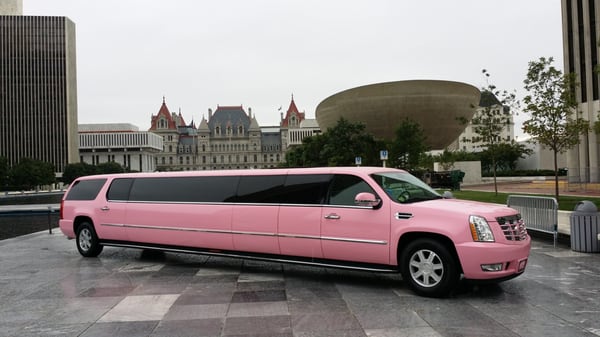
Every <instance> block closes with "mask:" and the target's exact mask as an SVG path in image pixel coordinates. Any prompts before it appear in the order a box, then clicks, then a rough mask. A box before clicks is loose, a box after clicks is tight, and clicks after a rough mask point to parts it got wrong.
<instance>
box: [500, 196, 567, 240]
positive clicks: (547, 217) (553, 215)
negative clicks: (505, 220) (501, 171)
mask: <svg viewBox="0 0 600 337" xmlns="http://www.w3.org/2000/svg"><path fill="white" fill-rule="evenodd" d="M506 204H507V205H508V207H512V208H514V209H516V210H517V211H519V212H520V213H521V218H522V219H523V220H524V221H525V225H526V226H527V230H534V231H538V232H542V233H548V234H552V236H553V238H554V247H556V240H557V238H558V202H557V201H556V199H555V198H550V197H534V196H526V195H509V196H508V199H507V200H506Z"/></svg>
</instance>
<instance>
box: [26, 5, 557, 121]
mask: <svg viewBox="0 0 600 337" xmlns="http://www.w3.org/2000/svg"><path fill="white" fill-rule="evenodd" d="M23 12H24V14H25V15H59V16H67V17H69V18H70V19H71V20H73V21H74V22H75V24H76V27H77V33H76V34H77V81H78V83H77V86H78V101H79V105H78V109H79V123H106V122H112V123H116V122H120V123H132V124H134V125H137V126H138V127H139V128H140V130H147V129H148V128H149V127H150V116H151V115H152V114H156V113H157V112H158V110H159V108H160V105H161V103H162V99H163V96H165V97H166V103H167V106H168V107H169V109H170V110H171V111H179V110H181V112H182V114H183V116H184V118H185V119H186V121H187V122H190V121H191V120H192V119H193V120H194V121H196V122H199V120H200V119H201V118H202V116H205V117H207V111H208V109H209V108H212V109H213V110H214V109H216V107H217V105H222V106H223V105H243V106H244V108H246V109H247V108H248V107H251V108H252V112H253V114H255V115H256V117H257V119H258V122H259V124H261V125H262V126H265V125H278V123H279V118H280V117H279V112H278V109H279V107H280V106H283V111H285V110H286V109H287V107H288V106H289V103H290V99H291V95H292V94H293V95H294V100H295V102H296V104H297V106H298V109H299V110H300V111H305V112H306V114H307V117H309V118H314V116H315V115H314V114H315V109H316V107H317V105H318V104H319V103H320V102H321V101H322V100H324V99H325V98H327V97H329V96H330V95H333V94H335V93H337V92H339V91H342V90H345V89H350V88H353V87H356V86H360V85H366V84H372V83H378V82H387V81H400V80H412V79H439V80H451V81H460V82H465V83H469V84H472V85H474V86H476V87H478V88H481V87H482V86H484V85H485V80H484V77H483V76H482V74H481V70H482V69H484V68H485V69H487V70H488V71H489V72H490V73H491V82H492V83H494V84H495V85H496V86H498V87H499V88H500V89H507V90H513V89H514V90H517V92H518V94H519V96H520V97H519V98H522V96H523V95H524V92H523V89H522V87H523V79H524V77H525V74H526V71H527V63H528V62H529V61H531V60H535V59H538V58H539V57H541V56H545V57H549V56H552V57H554V58H555V64H556V65H557V66H559V67H560V68H561V69H562V68H563V63H562V62H563V58H562V33H561V14H560V1H559V0H505V1H491V0H490V1H486V0H453V1H448V0H429V1H415V0H389V1H388V0H370V1H366V0H365V1H355V0H340V1H337V0H335V1H333V0H299V1H295V0H293V1H283V0H262V1H256V0H239V1H237V0H221V1H202V0H172V1H166V0H165V1H154V0H136V1H134V0H127V1H124V0H103V1H82V0H51V1H49V0H23ZM522 118H523V117H522V116H519V117H518V118H517V119H518V120H520V119H522ZM517 133H518V132H517Z"/></svg>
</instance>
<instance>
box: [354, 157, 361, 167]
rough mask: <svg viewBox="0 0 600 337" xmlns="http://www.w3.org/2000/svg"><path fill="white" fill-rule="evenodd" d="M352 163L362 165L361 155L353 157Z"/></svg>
mask: <svg viewBox="0 0 600 337" xmlns="http://www.w3.org/2000/svg"><path fill="white" fill-rule="evenodd" d="M354 164H356V166H360V165H362V157H355V158H354Z"/></svg>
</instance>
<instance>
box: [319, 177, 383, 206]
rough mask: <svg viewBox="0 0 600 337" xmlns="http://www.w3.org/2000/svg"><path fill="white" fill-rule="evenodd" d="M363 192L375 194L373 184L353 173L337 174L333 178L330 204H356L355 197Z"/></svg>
mask: <svg viewBox="0 0 600 337" xmlns="http://www.w3.org/2000/svg"><path fill="white" fill-rule="evenodd" d="M361 192H369V193H373V194H375V191H373V189H372V188H371V186H369V184H367V183H366V182H365V181H364V180H362V179H361V178H359V177H357V176H352V175H346V174H337V175H335V177H334V178H333V182H332V184H331V188H330V189H329V204H330V205H343V206H356V204H355V203H354V197H356V195H357V194H358V193H361Z"/></svg>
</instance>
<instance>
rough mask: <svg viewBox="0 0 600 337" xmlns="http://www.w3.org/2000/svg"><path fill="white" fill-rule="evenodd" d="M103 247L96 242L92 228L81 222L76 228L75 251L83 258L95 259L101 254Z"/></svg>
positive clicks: (96, 236) (89, 224)
mask: <svg viewBox="0 0 600 337" xmlns="http://www.w3.org/2000/svg"><path fill="white" fill-rule="evenodd" d="M102 248H103V246H102V245H101V244H100V241H99V240H98V235H96V230H94V226H93V225H92V224H91V223H89V222H83V223H81V225H79V227H77V250H79V254H81V255H83V256H85V257H96V256H98V254H100V253H101V252H102Z"/></svg>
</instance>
